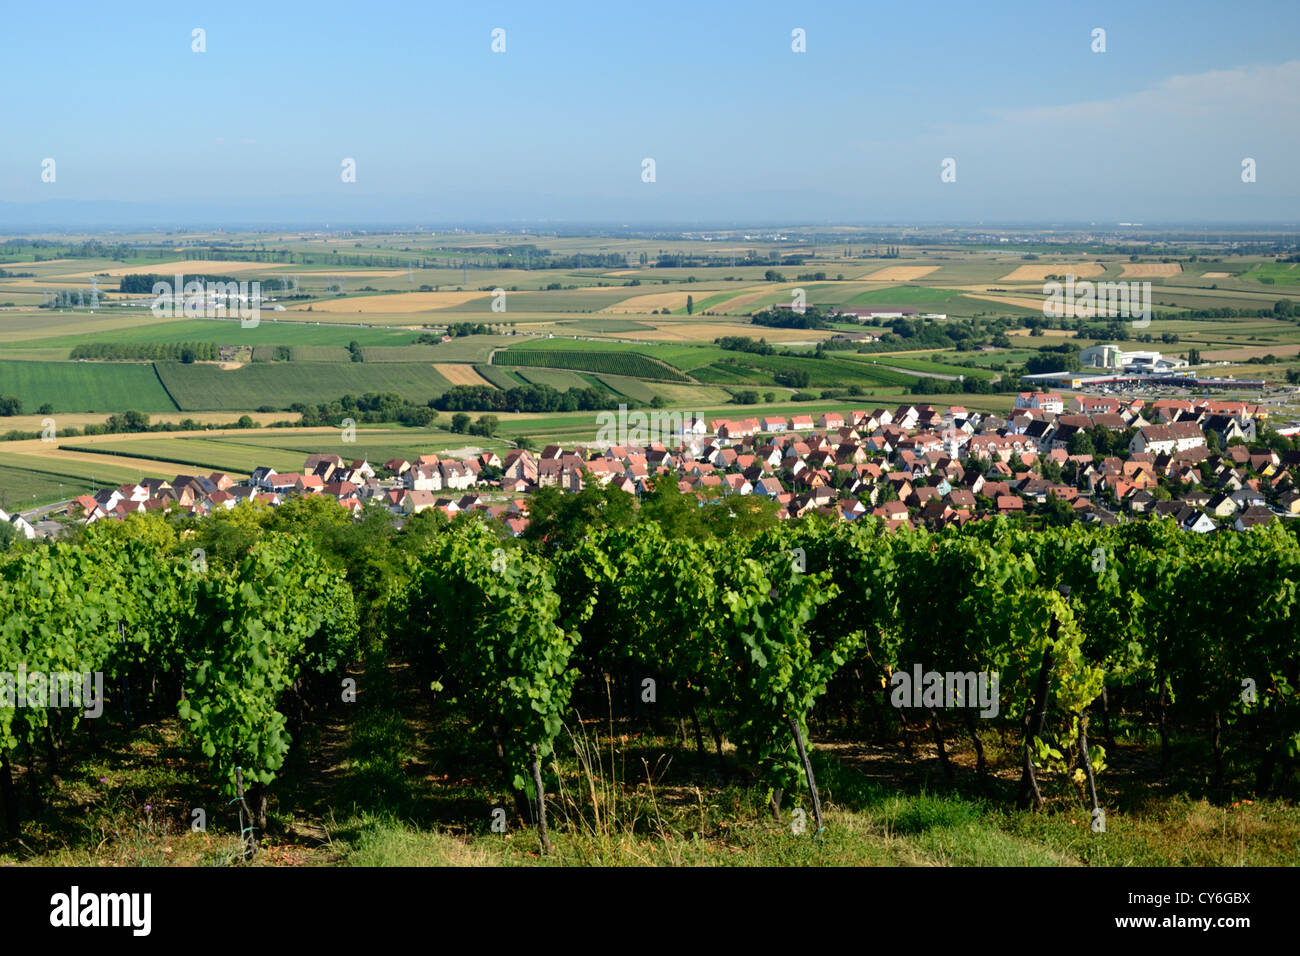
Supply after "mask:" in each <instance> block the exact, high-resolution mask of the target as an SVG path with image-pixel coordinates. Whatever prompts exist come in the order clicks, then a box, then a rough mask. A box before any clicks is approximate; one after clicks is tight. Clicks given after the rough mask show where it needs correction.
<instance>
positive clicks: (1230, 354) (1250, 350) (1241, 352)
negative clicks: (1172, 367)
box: [1201, 345, 1300, 377]
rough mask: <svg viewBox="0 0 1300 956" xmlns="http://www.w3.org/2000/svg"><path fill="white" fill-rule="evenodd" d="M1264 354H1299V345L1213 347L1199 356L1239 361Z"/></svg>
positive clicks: (1210, 359) (1221, 360) (1224, 360)
mask: <svg viewBox="0 0 1300 956" xmlns="http://www.w3.org/2000/svg"><path fill="white" fill-rule="evenodd" d="M1265 355H1278V356H1282V355H1300V345H1252V346H1249V347H1247V348H1239V349H1214V350H1212V351H1208V352H1202V353H1201V358H1203V359H1205V360H1206V361H1209V362H1241V361H1245V360H1246V359H1251V358H1260V357H1262V356H1265ZM1215 374H1216V375H1217V374H1218V373H1217V372H1216V373H1215ZM1252 377H1258V376H1257V375H1256V376H1252Z"/></svg>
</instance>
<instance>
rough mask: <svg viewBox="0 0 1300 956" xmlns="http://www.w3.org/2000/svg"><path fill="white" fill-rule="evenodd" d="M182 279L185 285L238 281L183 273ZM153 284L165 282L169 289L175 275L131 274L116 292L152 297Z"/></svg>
mask: <svg viewBox="0 0 1300 956" xmlns="http://www.w3.org/2000/svg"><path fill="white" fill-rule="evenodd" d="M183 278H184V280H185V282H186V284H188V283H190V282H202V283H204V285H207V284H208V283H212V282H234V283H236V284H238V283H239V280H238V279H234V278H231V277H230V276H218V275H209V274H206V273H203V274H190V273H185V274H184V276H183ZM244 281H245V282H247V281H248V279H247V278H245V279H244ZM155 282H166V283H167V285H168V287H169V288H170V287H171V286H172V285H174V284H175V283H176V275H175V273H173V274H172V275H169V276H165V275H154V274H153V273H131V274H130V275H124V276H122V280H121V282H120V283H118V291H119V292H130V293H134V294H137V295H153V286H154V283H155ZM172 294H173V295H175V296H177V297H180V296H182V295H184V294H185V290H184V289H183V288H181V289H172Z"/></svg>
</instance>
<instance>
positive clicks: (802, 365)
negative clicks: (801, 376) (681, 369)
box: [695, 352, 915, 388]
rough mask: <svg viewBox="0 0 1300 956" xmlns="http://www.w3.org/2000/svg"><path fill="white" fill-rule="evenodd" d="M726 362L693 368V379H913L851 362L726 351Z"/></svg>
mask: <svg viewBox="0 0 1300 956" xmlns="http://www.w3.org/2000/svg"><path fill="white" fill-rule="evenodd" d="M727 355H728V356H729V360H727V361H720V362H716V363H714V364H713V365H709V366H707V367H706V368H702V369H696V370H695V377H696V378H698V379H699V380H700V381H702V382H710V383H713V384H718V385H732V384H736V385H773V384H776V380H775V378H774V376H775V375H776V373H777V372H781V371H794V370H801V371H805V372H807V373H808V386H809V387H810V388H835V387H837V386H844V385H910V384H911V383H912V382H913V381H915V377H914V376H911V375H908V374H907V373H905V372H895V371H893V370H891V369H888V368H878V367H876V366H867V365H864V364H863V363H861V362H857V361H853V360H851V359H832V358H824V359H815V358H791V357H789V356H785V355H751V354H749V353H747V352H729V353H727Z"/></svg>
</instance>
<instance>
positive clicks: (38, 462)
mask: <svg viewBox="0 0 1300 956" xmlns="http://www.w3.org/2000/svg"><path fill="white" fill-rule="evenodd" d="M189 434H199V435H202V434H208V435H212V434H216V433H215V432H172V433H171V435H189ZM98 437H104V436H97V435H92V436H90V437H89V438H74V439H70V440H71V441H76V442H82V441H90V440H92V439H93V438H98ZM107 437H112V438H122V437H124V436H122V435H112V436H107ZM169 437H170V435H169ZM4 450H5V451H6V452H9V453H12V454H13V455H14V456H15V457H16V458H18V457H21V458H30V459H32V463H31V467H32V468H35V469H40V468H42V467H45V468H48V467H49V466H50V465H57V464H58V463H59V462H61V461H67V462H72V461H76V462H81V463H83V464H89V465H104V466H105V467H107V468H135V469H138V470H139V471H140V473H141V474H142V475H152V476H153V477H156V478H170V477H173V476H175V475H177V474H180V473H182V472H183V470H184V467H185V466H183V465H173V464H169V463H167V462H161V461H155V460H153V459H152V458H127V457H125V456H123V455H92V454H90V453H89V452H84V451H66V450H64V449H62V448H60V447H59V446H58V445H56V444H53V443H51V442H43V441H41V440H39V439H37V440H35V441H13V442H5V445H4ZM229 474H231V475H233V476H236V477H243V475H242V474H240V473H238V472H233V471H232V472H230V473H229Z"/></svg>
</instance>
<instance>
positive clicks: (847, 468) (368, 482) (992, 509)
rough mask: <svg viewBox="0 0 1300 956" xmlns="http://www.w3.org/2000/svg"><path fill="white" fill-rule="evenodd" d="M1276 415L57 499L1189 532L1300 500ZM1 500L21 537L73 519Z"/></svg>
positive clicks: (889, 431) (86, 512) (1152, 410)
mask: <svg viewBox="0 0 1300 956" xmlns="http://www.w3.org/2000/svg"><path fill="white" fill-rule="evenodd" d="M1268 418H1269V411H1268V409H1267V408H1266V407H1264V406H1261V405H1256V404H1252V403H1249V402H1246V401H1216V400H1211V399H1208V398H1206V399H1156V400H1153V401H1147V400H1144V399H1141V398H1126V397H1113V396H1109V395H1077V396H1073V397H1071V398H1069V399H1068V400H1067V399H1065V398H1063V397H1062V396H1061V395H1059V394H1056V393H1053V392H1035V391H1026V392H1022V393H1020V394H1019V396H1018V397H1017V398H1016V400H1015V406H1014V408H1013V409H1012V410H1011V411H1010V413H1009V414H1008V415H1007V416H1006V417H1002V416H998V415H994V414H981V413H979V412H973V411H969V410H967V409H966V408H965V407H963V406H961V405H953V406H951V407H950V408H948V409H947V410H946V411H940V410H939V409H936V408H934V407H932V406H930V405H909V404H905V405H901V406H898V407H897V408H894V409H888V408H875V409H867V408H853V409H845V410H844V411H841V412H825V413H823V414H820V415H818V416H813V415H795V416H793V417H785V416H780V415H767V416H762V417H754V418H738V419H731V418H715V419H712V420H705V419H703V418H700V417H695V416H687V417H686V418H685V419H684V422H683V425H682V427H681V429H680V432H681V433H680V435H679V436H677V437H678V440H676V441H670V442H667V443H664V442H647V443H641V444H627V445H610V446H608V447H596V446H590V447H588V446H577V447H573V448H564V447H561V446H560V445H548V446H547V447H545V448H543V449H542V450H541V451H539V452H532V451H529V450H526V449H513V450H510V451H508V452H506V453H505V454H498V453H497V452H492V451H488V452H484V453H482V454H478V455H476V456H473V457H468V458H460V459H457V458H450V457H439V456H438V455H432V454H431V455H422V456H420V457H418V458H416V459H414V460H406V459H403V458H394V459H390V460H388V461H384V462H371V461H367V460H365V459H358V460H353V461H347V460H345V459H344V458H342V457H340V456H338V455H332V454H313V455H309V456H308V457H307V458H306V460H305V461H304V462H303V466H302V469H301V471H297V472H290V473H280V472H277V471H275V470H274V469H272V468H269V467H260V468H257V469H255V470H254V471H253V473H252V474H251V475H250V476H249V477H248V478H247V479H244V480H236V479H235V478H233V477H232V476H230V475H228V474H225V473H222V472H214V473H212V474H208V475H192V474H179V475H177V476H176V477H175V478H173V479H172V480H170V481H167V480H164V479H160V478H145V479H142V480H140V481H139V482H136V483H134V484H132V483H127V484H122V485H119V486H117V487H113V488H105V489H103V490H101V491H98V492H96V493H95V494H83V495H80V496H78V497H76V498H74V499H72V500H71V501H70V502H69V503H68V504H67V506H66V508H65V509H63V511H62V514H63V515H66V519H65V523H67V521H75V522H82V523H91V522H95V521H101V520H121V519H123V518H126V517H127V516H128V515H131V514H134V513H150V512H168V513H180V514H185V515H196V516H203V515H209V514H212V513H214V512H217V511H219V510H221V509H230V508H234V507H235V506H236V505H237V504H239V503H240V502H243V501H250V502H258V503H261V504H264V505H268V506H271V507H275V506H277V505H280V504H282V503H284V502H285V501H286V500H289V499H291V498H294V497H301V496H305V495H320V496H325V497H328V498H332V499H334V500H336V501H337V502H338V503H339V505H340V507H343V508H346V509H348V510H350V511H352V512H354V513H355V512H359V511H360V510H361V509H363V508H364V507H366V506H367V505H368V504H374V505H377V506H379V507H382V508H384V509H386V510H387V511H388V512H390V513H391V514H392V515H393V516H394V518H395V519H396V520H399V521H400V520H402V519H403V518H405V517H408V516H410V515H413V514H417V513H419V512H422V511H426V510H429V509H436V510H438V511H441V512H443V513H444V514H445V515H446V516H447V517H448V518H454V517H455V516H456V515H458V514H460V513H461V512H483V513H485V514H486V515H488V516H490V517H492V518H495V519H497V520H499V521H501V522H502V523H503V524H504V525H505V527H506V528H507V529H509V531H510V533H511V534H513V535H515V536H519V535H521V534H523V533H524V531H525V530H526V529H527V527H528V523H529V495H530V494H531V493H533V492H535V491H537V490H538V489H541V488H548V487H555V488H559V489H562V490H565V491H569V492H579V491H581V490H582V489H583V488H584V487H585V486H586V485H587V484H589V483H591V482H599V483H601V484H603V485H606V486H611V487H613V488H616V489H618V490H621V491H624V492H626V493H627V494H629V495H633V496H641V495H644V494H647V493H648V492H650V491H651V490H652V488H653V487H654V483H655V482H656V481H658V480H659V479H661V478H662V477H665V476H667V477H671V478H674V479H676V484H677V488H678V490H679V491H680V492H681V493H683V494H688V495H694V496H697V497H699V498H700V499H701V500H702V501H703V500H705V499H708V498H717V497H721V496H726V495H756V496H760V497H763V498H766V499H769V500H770V501H772V502H774V504H775V515H776V517H777V518H778V519H791V518H799V517H803V516H805V515H808V514H819V515H823V516H825V517H827V518H831V519H834V520H844V521H855V520H857V519H859V518H862V517H864V516H868V515H870V516H872V517H874V518H878V519H880V520H881V521H882V522H883V523H884V526H885V527H886V528H887V529H889V530H896V529H899V528H921V527H924V528H928V529H932V530H934V529H938V528H942V527H945V526H947V525H952V524H956V525H962V524H964V523H966V522H968V521H974V520H981V519H985V518H989V517H992V516H996V515H1002V516H1008V517H1013V516H1023V517H1024V518H1026V519H1028V520H1041V521H1046V522H1051V523H1058V524H1059V523H1063V522H1066V521H1070V520H1079V521H1091V522H1100V523H1103V524H1113V523H1116V522H1120V521H1126V520H1134V519H1140V518H1144V517H1151V516H1154V517H1166V516H1167V517H1172V518H1173V519H1174V520H1175V521H1177V523H1178V525H1179V526H1180V527H1182V528H1184V529H1186V530H1188V531H1193V532H1200V533H1205V532H1213V531H1218V530H1222V529H1235V530H1238V531H1240V530H1244V529H1246V528H1249V527H1253V526H1254V525H1257V524H1261V523H1265V522H1268V521H1272V520H1282V519H1288V518H1295V517H1297V516H1300V490H1298V482H1300V452H1296V451H1283V452H1281V453H1279V452H1278V451H1276V450H1273V449H1270V448H1267V447H1261V446H1260V445H1259V444H1258V439H1259V437H1260V431H1259V430H1260V428H1261V427H1262V426H1263V425H1264V423H1266V422H1267V420H1268ZM1283 431H1285V432H1294V431H1295V429H1294V428H1291V429H1284V430H1283ZM55 513H58V512H55ZM0 515H3V516H4V520H7V521H9V522H10V523H11V524H12V525H13V527H14V528H15V529H16V530H17V531H18V532H19V534H20V535H22V536H23V537H26V538H28V539H31V538H35V537H37V536H38V535H40V534H57V533H58V529H60V528H61V527H63V525H62V524H60V523H58V522H57V521H46V522H41V523H40V525H39V526H34V525H33V524H32V523H31V522H29V521H28V520H27V519H25V518H23V517H21V516H19V515H8V514H5V513H4V512H0ZM42 528H44V529H47V530H42Z"/></svg>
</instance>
